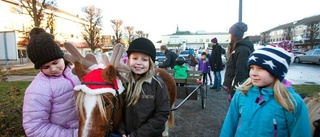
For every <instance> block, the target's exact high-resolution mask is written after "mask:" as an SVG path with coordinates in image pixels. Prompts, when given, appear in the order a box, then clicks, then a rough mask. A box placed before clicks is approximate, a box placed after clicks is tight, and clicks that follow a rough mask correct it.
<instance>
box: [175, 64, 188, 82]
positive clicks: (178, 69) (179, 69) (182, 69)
mask: <svg viewBox="0 0 320 137" xmlns="http://www.w3.org/2000/svg"><path fill="white" fill-rule="evenodd" d="M173 70H174V78H182V79H185V78H188V67H186V66H185V65H182V66H179V65H175V66H174V68H173Z"/></svg>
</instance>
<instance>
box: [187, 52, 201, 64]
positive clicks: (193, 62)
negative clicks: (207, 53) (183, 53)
mask: <svg viewBox="0 0 320 137" xmlns="http://www.w3.org/2000/svg"><path fill="white" fill-rule="evenodd" d="M189 62H190V66H192V67H195V66H196V65H197V64H198V63H199V61H198V60H197V59H196V58H195V57H194V55H191V54H190V55H189Z"/></svg>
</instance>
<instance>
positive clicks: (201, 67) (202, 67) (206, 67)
mask: <svg viewBox="0 0 320 137" xmlns="http://www.w3.org/2000/svg"><path fill="white" fill-rule="evenodd" d="M198 71H202V72H203V73H210V63H209V60H208V59H207V58H206V61H204V60H202V59H201V60H200V61H199V64H198Z"/></svg>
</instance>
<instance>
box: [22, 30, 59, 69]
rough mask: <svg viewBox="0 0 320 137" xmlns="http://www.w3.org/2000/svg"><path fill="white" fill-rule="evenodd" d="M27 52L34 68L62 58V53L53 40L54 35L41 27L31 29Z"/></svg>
mask: <svg viewBox="0 0 320 137" xmlns="http://www.w3.org/2000/svg"><path fill="white" fill-rule="evenodd" d="M27 53H28V57H29V59H30V60H31V61H32V62H33V64H34V68H35V69H39V68H40V67H41V66H42V65H44V64H46V63H48V62H50V61H53V60H55V59H59V58H63V54H64V53H63V52H62V50H61V49H60V47H59V45H58V44H57V43H56V42H55V41H54V37H53V36H52V35H51V34H49V33H47V32H46V31H45V30H44V29H42V28H33V29H32V30H31V32H30V40H29V44H28V46H27Z"/></svg>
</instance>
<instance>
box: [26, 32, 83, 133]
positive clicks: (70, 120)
mask: <svg viewBox="0 0 320 137" xmlns="http://www.w3.org/2000/svg"><path fill="white" fill-rule="evenodd" d="M27 54H28V57H29V59H30V60H31V61H32V62H33V63H34V68H35V69H39V70H40V72H39V73H38V74H37V76H36V77H35V78H34V80H33V81H32V82H31V84H30V85H29V86H28V88H27V89H26V91H25V95H24V100H23V111H22V115H23V128H24V130H25V133H26V135H27V136H28V137H34V136H35V137H40V136H41V137H44V136H50V137H61V136H69V137H72V136H78V115H77V112H76V108H75V102H74V98H73V93H74V90H73V87H74V86H75V85H77V84H80V80H79V79H78V77H77V76H76V75H73V74H72V71H71V64H70V63H69V62H67V61H66V60H64V58H63V55H64V53H63V52H62V50H61V49H60V47H59V45H58V44H57V43H56V42H55V41H54V38H53V36H52V35H51V34H49V33H47V32H46V31H45V30H44V29H42V28H33V29H32V30H31V32H30V41H29V44H28V46H27Z"/></svg>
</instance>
